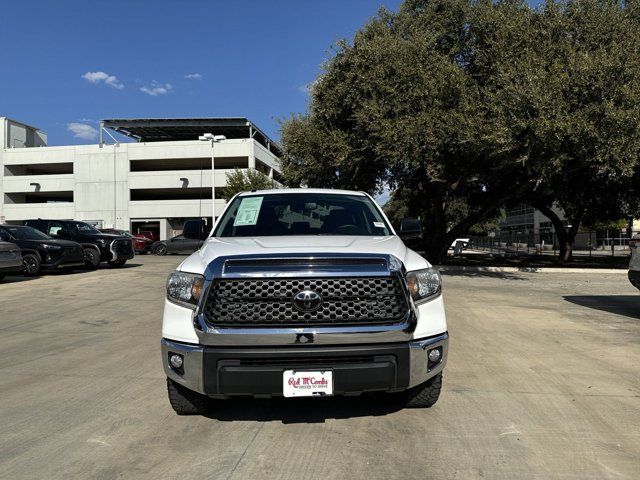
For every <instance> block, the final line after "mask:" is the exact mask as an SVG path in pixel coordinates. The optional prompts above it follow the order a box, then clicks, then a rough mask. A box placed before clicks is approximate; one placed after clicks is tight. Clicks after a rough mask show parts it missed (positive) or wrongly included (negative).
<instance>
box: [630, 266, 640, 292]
mask: <svg viewBox="0 0 640 480" xmlns="http://www.w3.org/2000/svg"><path fill="white" fill-rule="evenodd" d="M629 281H630V282H631V285H633V286H634V287H636V288H637V289H638V290H640V270H629Z"/></svg>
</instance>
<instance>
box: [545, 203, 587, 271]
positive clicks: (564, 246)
mask: <svg viewBox="0 0 640 480" xmlns="http://www.w3.org/2000/svg"><path fill="white" fill-rule="evenodd" d="M533 206H534V207H535V208H537V209H538V210H540V212H542V214H543V215H544V216H545V217H547V218H548V219H549V220H551V223H552V224H553V228H554V229H555V231H556V235H557V236H558V246H559V249H560V252H559V254H558V260H559V261H560V263H564V262H570V261H571V260H572V258H573V244H574V243H575V240H576V234H577V233H578V229H579V227H580V222H582V217H583V215H584V211H583V210H580V211H579V212H578V213H577V214H576V216H575V218H573V219H571V227H570V228H567V227H566V226H565V224H564V223H563V222H562V220H560V217H559V216H558V215H557V214H556V212H554V211H553V210H552V209H551V207H548V206H546V205H543V204H538V203H534V204H533Z"/></svg>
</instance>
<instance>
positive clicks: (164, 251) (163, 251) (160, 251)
mask: <svg viewBox="0 0 640 480" xmlns="http://www.w3.org/2000/svg"><path fill="white" fill-rule="evenodd" d="M155 253H156V255H166V254H167V246H166V245H158V246H157V247H156V252H155Z"/></svg>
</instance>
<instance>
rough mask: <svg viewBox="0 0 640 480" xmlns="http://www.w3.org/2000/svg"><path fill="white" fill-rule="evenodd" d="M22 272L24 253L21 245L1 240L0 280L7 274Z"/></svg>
mask: <svg viewBox="0 0 640 480" xmlns="http://www.w3.org/2000/svg"><path fill="white" fill-rule="evenodd" d="M20 273H22V254H21V253H20V247H18V246H17V245H15V244H13V243H9V242H4V241H2V240H0V282H1V281H2V280H3V279H4V277H6V276H7V275H18V274H20Z"/></svg>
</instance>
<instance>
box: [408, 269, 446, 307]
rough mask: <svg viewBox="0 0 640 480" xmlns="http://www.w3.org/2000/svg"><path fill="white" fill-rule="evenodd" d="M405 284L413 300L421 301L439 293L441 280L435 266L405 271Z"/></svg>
mask: <svg viewBox="0 0 640 480" xmlns="http://www.w3.org/2000/svg"><path fill="white" fill-rule="evenodd" d="M407 286H408V287H409V292H410V293H411V296H412V297H413V301H414V302H416V303H422V302H425V301H427V300H429V299H430V298H432V297H435V296H436V295H438V294H439V293H440V291H441V290H442V281H441V280H440V274H439V273H438V271H437V270H436V269H435V268H425V269H424V270H415V271H413V272H409V273H407Z"/></svg>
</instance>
